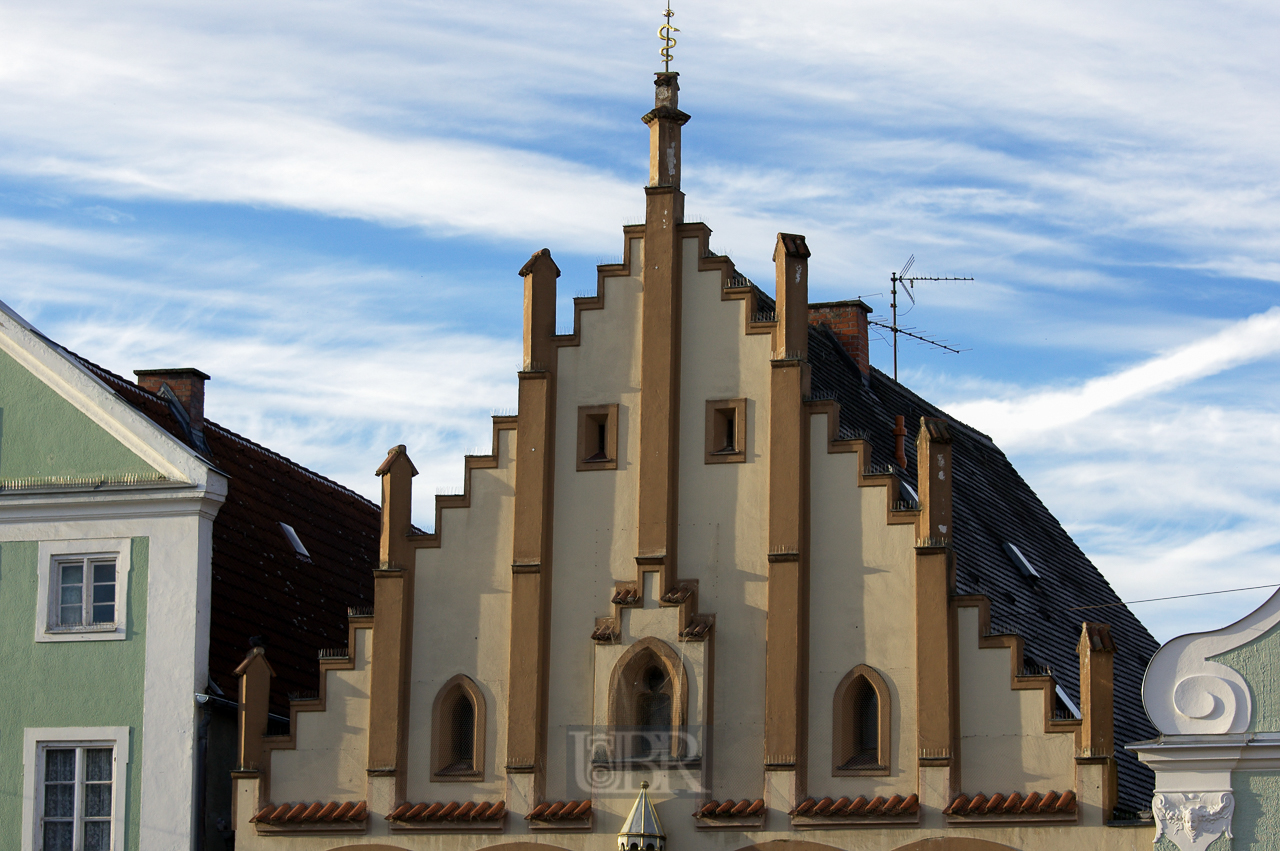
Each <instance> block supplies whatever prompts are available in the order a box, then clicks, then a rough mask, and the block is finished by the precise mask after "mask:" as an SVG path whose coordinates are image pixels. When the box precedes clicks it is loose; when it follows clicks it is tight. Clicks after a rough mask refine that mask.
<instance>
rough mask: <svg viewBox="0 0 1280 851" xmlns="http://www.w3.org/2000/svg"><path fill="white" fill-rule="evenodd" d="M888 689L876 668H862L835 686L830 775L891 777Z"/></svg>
mask: <svg viewBox="0 0 1280 851" xmlns="http://www.w3.org/2000/svg"><path fill="white" fill-rule="evenodd" d="M890 709H891V706H890V696H889V686H888V684H887V683H886V682H885V681H884V678H883V677H881V676H880V674H879V673H877V672H876V670H875V669H874V668H871V667H868V666H867V665H859V666H857V667H856V668H854V669H853V670H852V671H850V672H849V673H847V674H845V676H844V679H842V680H841V681H840V685H838V686H836V694H835V705H834V707H833V712H832V724H833V729H832V731H831V773H832V775H834V776H837V777H838V776H850V775H853V776H858V775H869V774H870V775H882V774H888V773H889V748H890V744H889V743H890V732H891V731H890V719H891V718H892V713H891V712H890Z"/></svg>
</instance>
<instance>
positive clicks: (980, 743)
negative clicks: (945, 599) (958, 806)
mask: <svg viewBox="0 0 1280 851" xmlns="http://www.w3.org/2000/svg"><path fill="white" fill-rule="evenodd" d="M978 627H979V623H978V609H977V608H976V607H963V608H961V609H960V610H959V636H958V642H959V656H960V759H961V765H962V766H963V768H962V777H963V783H962V786H963V789H964V792H965V793H966V794H968V795H974V794H976V793H978V792H983V793H985V794H987V795H990V794H992V793H994V792H1002V793H1004V794H1008V793H1009V792H1023V793H1026V792H1047V791H1049V790H1051V789H1052V790H1055V791H1058V792H1062V791H1065V790H1067V789H1074V788H1075V737H1074V736H1073V735H1072V734H1071V733H1046V732H1044V692H1043V691H1041V690H1040V689H1027V690H1025V691H1014V690H1013V689H1012V688H1011V684H1010V678H1009V671H1010V663H1009V654H1010V652H1011V651H1010V650H1009V649H1008V648H1005V647H979V646H978Z"/></svg>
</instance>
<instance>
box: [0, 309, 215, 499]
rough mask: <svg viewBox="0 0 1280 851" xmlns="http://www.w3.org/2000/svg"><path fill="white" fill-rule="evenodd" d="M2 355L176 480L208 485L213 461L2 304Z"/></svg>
mask: <svg viewBox="0 0 1280 851" xmlns="http://www.w3.org/2000/svg"><path fill="white" fill-rule="evenodd" d="M0 351H3V352H5V353H6V354H8V355H9V356H10V357H12V358H13V359H14V360H16V361H17V362H18V363H19V364H21V365H22V366H23V367H25V368H26V369H27V370H28V371H30V372H31V374H32V375H34V376H35V377H36V378H37V379H38V380H40V381H42V382H44V383H45V384H46V385H48V386H49V388H50V389H52V390H53V392H55V393H57V394H58V395H59V396H61V397H62V398H64V399H66V400H67V401H68V402H69V403H70V404H71V405H73V406H74V407H76V408H77V409H79V410H80V411H81V412H82V413H84V414H85V416H87V417H89V419H91V420H92V421H93V422H95V423H97V424H98V425H99V426H100V427H102V428H103V429H105V430H106V431H107V432H108V433H109V434H110V435H111V436H112V437H114V438H116V439H117V440H119V441H120V442H121V443H123V444H124V445H125V446H126V447H128V448H129V449H130V451H132V452H133V453H134V454H136V455H137V456H138V457H139V458H141V459H142V460H143V461H145V462H146V463H147V464H149V465H151V466H152V467H154V468H155V469H156V470H158V471H159V472H161V473H162V474H164V475H165V476H166V477H168V478H169V479H171V480H172V481H176V482H182V483H187V484H196V485H201V484H204V482H205V480H206V476H207V473H206V471H207V470H208V468H209V464H208V462H206V461H205V460H204V459H202V458H201V457H200V456H199V455H197V454H196V453H195V452H194V451H192V450H191V449H190V448H189V447H187V446H186V445H185V444H183V443H181V442H180V441H179V440H177V439H176V438H174V437H173V435H171V434H169V433H168V432H167V431H165V430H164V429H162V428H160V426H158V425H156V424H155V423H154V422H152V421H151V420H150V418H148V417H147V416H146V415H144V414H143V413H141V412H140V411H138V410H137V409H135V408H134V407H133V406H132V405H130V404H129V403H128V402H126V401H124V399H122V398H120V396H118V395H117V394H116V392H115V391H114V390H112V389H111V388H110V387H108V386H107V385H106V384H105V383H104V382H103V381H102V380H100V379H99V378H98V377H97V376H96V375H94V374H93V373H92V372H90V371H89V370H88V369H86V368H85V367H84V366H83V365H81V364H80V363H79V362H77V361H75V360H74V359H73V358H72V357H71V356H70V355H68V354H67V353H66V352H65V351H64V350H63V349H62V348H61V347H60V346H58V345H57V344H56V343H54V342H52V341H51V340H49V339H48V338H47V337H45V336H44V335H42V334H40V333H39V332H38V331H35V329H33V328H32V327H31V325H29V324H28V323H27V321H26V320H25V319H23V318H22V317H21V316H19V315H18V314H17V313H16V312H15V311H14V310H13V308H11V307H9V306H8V305H7V304H5V303H4V302H2V301H0Z"/></svg>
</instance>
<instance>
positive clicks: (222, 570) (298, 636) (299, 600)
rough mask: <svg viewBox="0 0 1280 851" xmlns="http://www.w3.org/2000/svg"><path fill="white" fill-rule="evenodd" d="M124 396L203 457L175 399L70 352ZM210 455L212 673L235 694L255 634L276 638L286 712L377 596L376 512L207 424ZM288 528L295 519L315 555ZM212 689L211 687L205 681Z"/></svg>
mask: <svg viewBox="0 0 1280 851" xmlns="http://www.w3.org/2000/svg"><path fill="white" fill-rule="evenodd" d="M73 356H74V357H76V358H77V359H78V360H79V361H80V363H82V364H84V366H85V367H87V368H88V369H89V370H90V371H91V372H92V373H93V374H94V375H96V376H97V377H98V378H99V379H101V380H102V381H103V382H104V383H105V384H106V385H107V386H108V387H110V388H111V389H112V390H114V391H115V392H116V393H117V394H118V395H119V396H120V397H121V398H123V399H124V400H125V401H126V402H128V403H129V404H131V405H132V406H133V407H135V408H137V409H138V410H139V411H140V412H141V413H142V414H144V415H145V416H147V417H148V418H149V419H151V420H152V421H153V422H154V423H155V424H156V425H158V426H160V427H161V428H162V429H164V430H165V431H167V432H169V433H170V434H172V435H173V436H174V437H175V438H176V439H177V440H179V441H180V442H182V443H183V444H185V445H187V446H189V447H191V448H192V449H193V450H195V451H196V452H197V453H200V454H202V455H203V454H204V452H203V449H202V448H201V447H200V446H198V445H196V442H195V441H193V439H192V436H191V434H190V433H189V432H188V431H187V430H186V428H184V426H183V425H182V423H181V422H179V420H178V418H177V417H175V416H174V414H173V411H172V410H171V409H170V408H169V403H168V402H167V401H165V400H164V399H162V398H161V397H159V396H157V395H156V394H154V393H151V392H150V391H147V390H144V389H143V388H141V387H139V386H138V385H137V384H134V383H133V382H132V381H129V380H127V379H125V378H122V377H120V376H119V375H116V374H115V373H113V372H111V371H109V370H107V369H104V368H102V367H100V366H98V365H97V364H95V363H92V362H91V361H88V360H85V359H84V358H82V357H79V356H78V355H73ZM203 432H204V438H205V443H206V444H207V447H208V450H209V453H208V455H207V456H206V457H207V458H208V460H209V462H210V463H211V464H212V465H213V466H214V467H215V468H217V469H218V470H221V471H222V472H224V473H226V474H227V475H228V477H229V481H228V483H227V499H226V502H225V503H223V505H222V508H221V509H220V510H219V511H218V516H217V518H216V519H215V520H214V524H213V582H212V588H211V595H212V599H211V601H210V602H211V617H210V630H209V632H210V635H209V678H210V679H211V680H213V681H214V682H215V683H216V684H217V685H218V686H219V687H220V688H222V690H223V691H224V692H227V693H228V695H234V694H235V692H236V690H237V689H238V678H237V677H236V676H235V674H234V671H235V669H236V666H238V665H239V664H240V663H241V662H242V661H244V652H245V649H246V648H247V646H248V639H249V637H250V636H255V635H261V636H263V637H264V638H265V639H266V640H267V644H268V647H269V648H270V652H271V660H272V667H273V668H274V669H275V671H276V674H277V676H275V677H273V678H272V681H271V711H272V712H274V713H276V714H278V715H285V716H287V715H288V714H289V700H288V695H289V694H290V693H291V692H292V693H295V694H306V693H313V692H315V691H316V687H317V685H318V682H317V678H318V675H319V669H318V667H317V665H316V658H317V655H318V651H319V650H321V649H323V648H326V647H342V646H344V645H346V643H347V639H348V631H347V618H346V612H347V607H348V606H361V605H369V604H372V602H373V569H374V568H375V567H376V566H377V557H378V556H377V554H378V538H379V534H380V531H381V530H380V523H381V521H380V514H381V511H380V509H379V507H378V506H377V505H376V504H374V503H373V502H370V501H369V500H367V499H365V498H364V497H362V496H360V495H359V494H357V493H355V492H354V491H352V490H350V489H348V488H346V487H343V486H342V485H340V484H338V483H337V482H334V481H331V480H329V479H326V478H325V477H324V476H321V475H319V474H318V473H315V472H313V471H311V470H308V469H307V468H306V467H303V466H302V465H300V464H297V463H295V462H293V461H290V460H289V459H288V458H285V457H284V456H283V455H280V454H278V453H276V452H272V451H271V450H270V449H267V448H266V447H265V446H260V445H259V444H257V443H254V442H253V441H251V440H248V439H247V438H244V437H242V436H240V435H238V434H236V433H235V432H233V431H231V430H229V429H227V428H224V427H223V426H220V425H218V424H217V423H215V422H211V421H208V420H206V421H205V423H204V429H203ZM281 523H286V524H288V525H289V526H292V527H293V529H294V531H295V532H296V533H297V535H298V538H299V539H300V540H301V541H302V543H303V546H305V547H306V549H307V552H308V554H309V555H310V559H309V560H308V559H305V558H304V557H302V556H301V555H299V554H298V553H297V552H296V551H295V550H294V549H293V546H292V544H291V543H290V542H289V541H288V539H287V538H286V537H285V535H284V532H283V531H282V530H281V528H280V524H281ZM201 685H203V683H202V684H201Z"/></svg>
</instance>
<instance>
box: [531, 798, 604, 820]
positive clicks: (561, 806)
mask: <svg viewBox="0 0 1280 851" xmlns="http://www.w3.org/2000/svg"><path fill="white" fill-rule="evenodd" d="M589 815H591V800H590V799H587V800H585V801H544V802H542V803H541V804H538V806H536V807H534V808H533V809H532V810H530V811H529V814H528V815H527V816H525V819H526V820H528V821H566V820H569V819H575V820H576V819H585V818H586V817H587V816H589Z"/></svg>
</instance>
